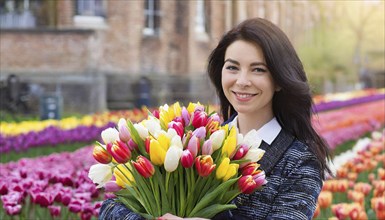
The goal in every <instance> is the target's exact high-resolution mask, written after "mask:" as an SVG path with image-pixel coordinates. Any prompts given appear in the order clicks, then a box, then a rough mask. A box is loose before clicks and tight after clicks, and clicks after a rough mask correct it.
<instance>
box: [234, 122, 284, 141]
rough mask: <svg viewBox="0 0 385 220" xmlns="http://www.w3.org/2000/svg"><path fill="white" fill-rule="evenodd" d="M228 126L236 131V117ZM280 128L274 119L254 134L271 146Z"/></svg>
mask: <svg viewBox="0 0 385 220" xmlns="http://www.w3.org/2000/svg"><path fill="white" fill-rule="evenodd" d="M229 126H230V127H232V126H236V128H237V129H238V116H235V118H234V119H233V120H232V121H231V122H230V123H229ZM281 129H282V127H281V125H279V123H278V121H277V119H276V118H275V117H274V118H273V119H271V120H270V121H269V122H267V123H266V124H264V125H263V126H262V127H261V128H260V129H258V130H257V132H256V134H257V135H258V136H259V137H260V138H261V139H262V140H263V141H264V142H266V143H267V144H269V145H271V143H273V141H274V140H275V138H276V137H277V136H278V134H279V132H280V131H281Z"/></svg>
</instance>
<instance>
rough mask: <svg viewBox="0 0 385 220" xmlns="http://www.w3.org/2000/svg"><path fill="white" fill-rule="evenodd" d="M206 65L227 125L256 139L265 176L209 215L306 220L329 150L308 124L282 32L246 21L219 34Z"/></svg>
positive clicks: (306, 93) (302, 81)
mask: <svg viewBox="0 0 385 220" xmlns="http://www.w3.org/2000/svg"><path fill="white" fill-rule="evenodd" d="M207 70H208V74H209V77H210V79H211V81H212V83H213V84H214V86H215V88H216V90H217V94H218V96H219V100H220V107H221V112H222V115H223V118H224V119H225V120H226V123H229V125H230V126H236V128H237V129H238V132H239V133H240V134H243V135H244V134H246V133H248V132H250V131H253V130H254V131H256V132H254V134H255V135H256V136H258V137H260V138H261V139H262V144H261V147H260V148H262V149H263V150H265V151H266V152H265V156H264V157H263V158H262V160H261V168H262V169H263V170H265V172H266V177H267V181H268V183H267V185H266V186H265V187H264V188H263V189H262V190H261V191H258V192H255V193H253V194H251V195H240V196H238V197H237V198H236V199H235V200H234V203H235V204H236V205H237V209H235V210H231V211H227V212H224V213H221V214H219V215H218V216H216V217H215V219H311V218H312V217H313V213H314V211H315V208H316V202H317V198H318V195H319V193H320V190H321V188H322V180H323V179H324V177H325V173H326V172H328V171H329V168H328V167H327V164H326V160H327V158H328V157H329V152H328V148H327V145H326V144H325V142H324V140H322V138H321V137H320V136H319V135H318V134H317V133H316V132H315V130H314V128H313V127H312V124H311V117H312V116H311V115H312V112H311V106H312V98H311V97H312V95H311V91H310V88H309V85H308V81H307V78H306V74H305V71H304V69H303V66H302V63H301V61H300V60H299V58H298V56H297V53H296V51H295V49H294V47H293V46H292V44H291V42H290V41H289V39H288V38H287V36H286V35H285V33H283V32H282V30H280V29H279V28H278V27H277V26H276V25H274V24H273V23H271V22H270V21H267V20H264V19H260V18H254V19H248V20H246V21H244V22H242V23H241V24H239V25H237V26H236V27H234V28H233V29H232V30H230V31H229V32H227V33H226V34H225V35H224V36H223V37H222V39H221V40H220V42H219V44H218V46H217V47H216V48H215V49H214V50H213V52H212V53H211V55H210V57H209V65H208V69H207Z"/></svg>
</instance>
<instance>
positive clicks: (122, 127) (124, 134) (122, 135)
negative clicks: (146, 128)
mask: <svg viewBox="0 0 385 220" xmlns="http://www.w3.org/2000/svg"><path fill="white" fill-rule="evenodd" d="M118 129H119V139H120V140H121V141H123V142H127V141H129V140H130V139H131V134H130V131H129V130H128V126H127V121H126V120H125V119H124V118H121V119H119V122H118Z"/></svg>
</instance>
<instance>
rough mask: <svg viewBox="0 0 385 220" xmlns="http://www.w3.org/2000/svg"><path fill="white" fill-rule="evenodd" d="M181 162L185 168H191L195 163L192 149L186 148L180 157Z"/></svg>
mask: <svg viewBox="0 0 385 220" xmlns="http://www.w3.org/2000/svg"><path fill="white" fill-rule="evenodd" d="M180 162H181V164H182V166H183V167H184V168H190V167H192V165H193V164H194V156H193V155H192V153H191V151H189V150H184V151H183V152H182V156H181V158H180Z"/></svg>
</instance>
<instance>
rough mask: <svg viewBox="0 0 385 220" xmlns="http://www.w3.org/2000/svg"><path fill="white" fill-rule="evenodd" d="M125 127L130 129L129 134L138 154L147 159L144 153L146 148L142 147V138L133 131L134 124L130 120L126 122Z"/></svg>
mask: <svg viewBox="0 0 385 220" xmlns="http://www.w3.org/2000/svg"><path fill="white" fill-rule="evenodd" d="M127 126H128V128H129V129H130V134H131V137H132V139H133V140H134V142H135V143H136V144H137V145H138V149H139V151H140V153H141V154H142V155H143V156H145V157H147V158H148V154H147V152H146V147H145V146H144V142H143V140H142V138H141V137H140V136H139V133H138V131H137V130H136V129H135V127H134V124H132V122H131V121H130V120H127Z"/></svg>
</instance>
